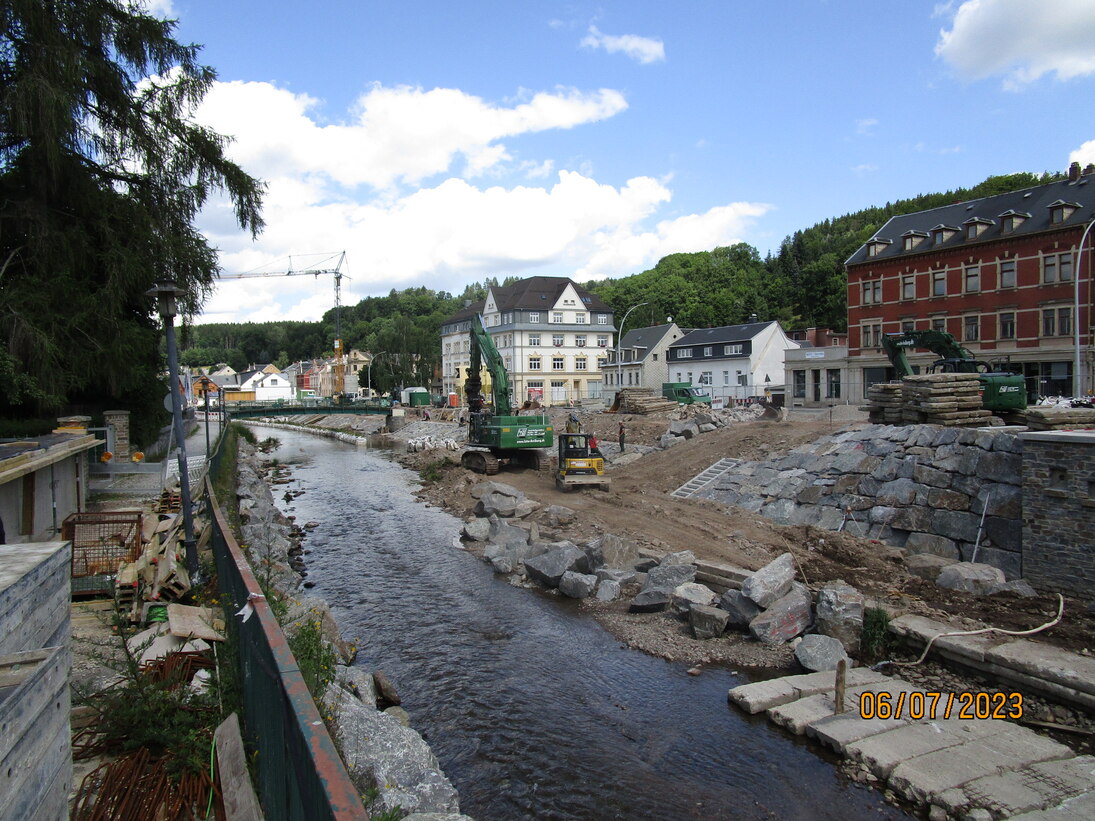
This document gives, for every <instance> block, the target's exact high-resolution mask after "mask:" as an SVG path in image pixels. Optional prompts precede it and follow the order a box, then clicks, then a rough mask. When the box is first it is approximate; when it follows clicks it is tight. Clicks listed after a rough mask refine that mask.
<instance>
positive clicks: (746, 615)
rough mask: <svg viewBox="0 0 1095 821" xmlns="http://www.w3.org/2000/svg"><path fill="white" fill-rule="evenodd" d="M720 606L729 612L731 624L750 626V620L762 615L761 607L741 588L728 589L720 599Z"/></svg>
mask: <svg viewBox="0 0 1095 821" xmlns="http://www.w3.org/2000/svg"><path fill="white" fill-rule="evenodd" d="M719 607H720V608H722V609H723V610H725V611H726V612H727V615H728V617H729V621H728V623H729V624H732V625H734V627H748V626H749V622H751V621H752V620H753V619H755V618H756V617H757V616H759V615H760V608H759V607H757V605H756V604H755V603H754V602H753V600H752V599H749V598H746V597H745V594H744V593H742V592H741V591H740V590H733V589H731V590H727V591H726V592H725V593H723V594H722V598H721V599H719Z"/></svg>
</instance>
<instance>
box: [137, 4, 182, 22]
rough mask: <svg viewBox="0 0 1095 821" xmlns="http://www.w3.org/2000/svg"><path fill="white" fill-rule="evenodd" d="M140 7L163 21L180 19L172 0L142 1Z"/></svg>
mask: <svg viewBox="0 0 1095 821" xmlns="http://www.w3.org/2000/svg"><path fill="white" fill-rule="evenodd" d="M140 5H141V6H142V7H143V9H144V11H145V12H146V13H147V14H151V15H153V16H155V17H159V18H161V19H174V18H176V17H178V15H177V14H176V13H175V7H174V6H173V5H172V2H171V0H141V2H140Z"/></svg>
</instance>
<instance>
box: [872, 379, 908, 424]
mask: <svg viewBox="0 0 1095 821" xmlns="http://www.w3.org/2000/svg"><path fill="white" fill-rule="evenodd" d="M867 401H868V403H869V404H868V405H867V408H866V410H867V412H868V414H869V418H870V421H872V422H874V423H876V424H887V425H897V424H900V423H901V422H902V421H903V417H902V415H901V383H900V382H878V383H876V384H874V385H871V387H869V388H868V389H867Z"/></svg>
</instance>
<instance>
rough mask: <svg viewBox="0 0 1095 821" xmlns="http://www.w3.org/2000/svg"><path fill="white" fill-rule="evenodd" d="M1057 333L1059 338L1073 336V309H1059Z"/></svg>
mask: <svg viewBox="0 0 1095 821" xmlns="http://www.w3.org/2000/svg"><path fill="white" fill-rule="evenodd" d="M1057 333H1058V335H1059V336H1070V335H1071V334H1072V308H1058V309H1057Z"/></svg>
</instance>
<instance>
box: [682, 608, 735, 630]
mask: <svg viewBox="0 0 1095 821" xmlns="http://www.w3.org/2000/svg"><path fill="white" fill-rule="evenodd" d="M729 618H730V614H729V613H727V612H726V611H725V610H720V609H719V608H717V607H710V606H709V605H706V604H694V605H692V608H691V609H690V610H689V611H688V623H689V625H691V627H692V635H694V636H695V637H696V638H698V639H717V638H718V637H719V636H721V635H722V634H723V631H724V630H726V622H727V621H728V620H729Z"/></svg>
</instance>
